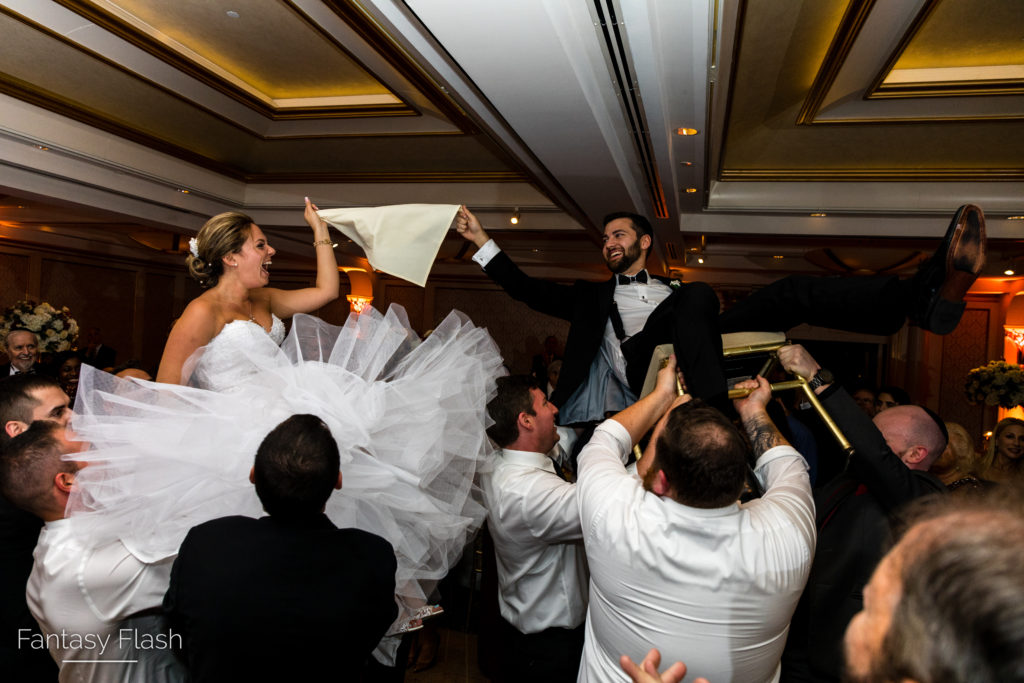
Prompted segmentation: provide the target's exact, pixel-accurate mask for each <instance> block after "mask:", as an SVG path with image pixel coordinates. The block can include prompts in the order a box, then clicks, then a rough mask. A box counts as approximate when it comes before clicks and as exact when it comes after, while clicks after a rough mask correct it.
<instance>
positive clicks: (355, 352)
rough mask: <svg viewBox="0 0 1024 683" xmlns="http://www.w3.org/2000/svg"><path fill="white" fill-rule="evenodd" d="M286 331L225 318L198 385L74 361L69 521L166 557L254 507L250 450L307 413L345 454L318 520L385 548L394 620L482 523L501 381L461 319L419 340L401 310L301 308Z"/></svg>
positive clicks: (483, 340)
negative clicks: (478, 483) (394, 566)
mask: <svg viewBox="0 0 1024 683" xmlns="http://www.w3.org/2000/svg"><path fill="white" fill-rule="evenodd" d="M283 336H284V325H283V324H282V323H281V321H280V320H277V319H276V318H275V320H274V325H273V328H272V329H271V331H270V333H269V334H268V333H267V332H266V331H265V330H264V329H263V328H262V327H261V326H260V325H259V324H257V323H255V322H250V321H235V322H232V323H229V324H228V325H226V326H225V327H224V328H223V330H222V331H221V332H220V334H218V335H217V337H215V338H214V339H213V340H212V341H211V342H210V343H209V344H208V345H207V346H206V347H204V348H202V349H200V350H199V351H197V352H196V354H194V355H193V356H192V358H190V359H189V362H188V363H187V364H186V369H185V372H186V374H189V373H191V378H192V380H191V381H192V383H193V384H196V385H197V386H175V385H167V384H157V383H154V382H142V381H138V380H131V381H129V380H123V379H118V378H116V377H114V376H112V375H109V374H106V373H103V372H100V371H97V370H94V369H92V368H90V367H89V366H83V367H82V370H83V372H82V376H81V379H80V384H79V390H78V397H77V400H76V403H75V417H74V420H73V422H72V428H73V429H74V430H75V431H76V432H78V435H79V438H81V439H83V440H85V441H87V442H89V443H90V444H91V446H90V448H89V450H87V451H86V452H85V453H82V454H78V455H76V456H75V458H76V459H80V460H83V461H85V462H87V463H88V466H86V467H85V468H83V469H82V470H80V471H79V473H78V476H77V478H76V486H75V488H74V490H73V493H72V497H71V501H70V503H69V505H68V516H69V519H71V520H72V523H73V524H74V525H76V527H77V528H76V532H77V533H79V534H81V535H82V537H84V538H89V539H91V540H93V541H94V542H96V543H101V542H104V541H108V540H112V539H114V538H117V539H120V540H122V541H123V542H124V543H125V545H126V546H128V547H129V548H130V549H131V550H132V551H133V552H134V553H136V554H137V555H138V556H140V557H142V558H144V559H146V560H150V561H154V560H158V559H161V558H165V557H169V556H172V555H174V554H176V553H177V550H178V547H179V545H180V543H181V541H182V540H183V539H184V537H185V534H186V533H187V532H188V530H189V529H190V528H191V527H193V526H195V525H196V524H199V523H201V522H204V521H206V520H210V519H214V518H217V517H221V516H225V515H238V514H241V515H249V516H253V517H259V516H262V515H263V514H264V513H263V511H262V509H261V506H260V503H259V500H258V499H257V498H256V494H255V490H254V487H253V486H252V485H251V484H250V483H249V478H248V477H249V469H250V468H251V467H252V464H253V458H254V456H255V453H256V449H257V447H258V446H259V444H260V442H261V441H262V440H263V438H264V437H265V436H266V434H267V433H268V432H269V431H270V430H271V429H273V428H274V427H275V426H277V425H278V424H279V423H280V422H282V421H283V420H284V419H285V418H287V417H289V416H290V415H293V414H297V413H311V414H314V415H317V416H318V417H320V418H321V419H322V420H323V421H324V422H326V423H327V425H328V426H329V427H330V428H331V432H332V434H333V435H334V437H335V438H336V439H337V441H338V447H339V450H340V452H341V471H342V477H343V488H342V489H341V490H340V491H335V492H334V494H333V495H332V496H331V498H330V500H329V501H328V504H327V511H326V512H327V515H328V516H329V517H330V519H331V520H332V521H333V522H334V523H335V524H336V525H337V526H339V527H356V528H359V529H364V530H366V531H369V532H372V533H375V534H377V535H379V536H381V537H383V538H385V539H387V540H388V541H389V542H390V543H391V544H392V545H393V546H394V548H395V552H396V554H397V557H398V575H397V576H396V583H397V592H398V598H399V603H400V604H401V605H402V606H403V610H402V614H400V616H399V622H401V621H402V620H403V619H408V617H409V616H410V615H411V614H412V612H413V611H414V610H415V609H417V608H419V607H421V606H423V605H424V604H425V603H426V602H427V601H428V599H429V598H430V596H431V593H432V592H433V590H434V587H435V585H436V583H437V581H438V580H440V579H441V578H442V577H444V575H445V574H446V573H447V571H448V569H449V567H451V566H452V565H453V564H454V563H456V562H457V561H458V560H459V558H460V556H461V553H462V550H463V547H464V545H465V544H466V542H467V541H468V540H469V539H470V538H471V536H472V535H473V534H474V533H475V532H476V530H477V529H478V528H479V526H480V524H482V522H483V518H484V514H485V512H484V509H483V507H482V506H481V505H480V503H479V502H478V501H479V497H478V496H477V489H476V488H475V487H474V483H473V480H474V475H475V474H476V473H477V472H478V471H480V469H481V468H482V467H483V466H484V465H485V463H487V462H489V460H490V459H489V457H488V455H489V452H490V450H491V447H490V446H489V444H488V441H487V438H486V436H485V433H484V429H485V426H486V424H485V422H486V411H485V407H486V404H487V402H488V400H490V398H492V397H493V395H494V387H495V378H496V377H497V376H498V375H499V374H502V368H501V364H502V359H501V356H500V353H499V351H498V348H497V346H496V345H495V344H494V341H493V340H492V339H491V338H490V336H489V335H488V334H487V332H486V331H485V330H483V329H480V328H476V327H474V326H473V324H472V323H471V322H470V321H469V320H468V319H466V318H465V317H464V316H462V315H461V314H459V313H457V312H452V313H451V314H450V315H449V316H448V317H447V318H445V320H444V321H443V322H442V323H441V324H440V325H439V326H438V327H437V328H436V329H435V330H434V332H433V334H431V335H430V337H428V338H427V339H426V340H424V341H420V340H419V338H418V337H417V335H416V334H415V333H414V332H413V331H412V329H411V328H410V327H409V324H408V320H407V318H406V316H405V311H404V309H402V308H401V307H398V306H394V307H392V308H391V309H390V310H389V311H388V313H387V314H386V315H382V314H381V313H379V312H377V311H375V310H373V309H367V310H366V311H365V312H364V313H363V314H362V315H359V316H356V315H355V314H353V315H352V316H350V317H349V319H348V321H347V323H346V324H345V325H344V326H343V327H337V326H334V325H329V324H327V323H325V322H323V321H321V320H319V319H317V318H313V317H311V316H307V315H297V316H295V318H294V319H293V322H292V329H291V332H290V333H289V335H288V337H287V339H284V341H283V343H281V341H282V337H283ZM399 622H396V624H397V623H399Z"/></svg>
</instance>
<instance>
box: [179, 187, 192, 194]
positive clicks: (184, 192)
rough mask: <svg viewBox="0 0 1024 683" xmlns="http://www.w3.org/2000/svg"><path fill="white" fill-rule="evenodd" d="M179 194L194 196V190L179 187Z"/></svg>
mask: <svg viewBox="0 0 1024 683" xmlns="http://www.w3.org/2000/svg"><path fill="white" fill-rule="evenodd" d="M178 192H180V193H182V194H192V190H186V189H185V188H184V187H179V188H178Z"/></svg>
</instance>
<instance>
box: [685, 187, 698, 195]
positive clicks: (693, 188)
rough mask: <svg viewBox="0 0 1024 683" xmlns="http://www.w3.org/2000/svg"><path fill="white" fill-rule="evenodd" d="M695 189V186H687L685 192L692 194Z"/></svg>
mask: <svg viewBox="0 0 1024 683" xmlns="http://www.w3.org/2000/svg"><path fill="white" fill-rule="evenodd" d="M696 191H697V188H696V187H688V188H686V194H693V193H694V192H696Z"/></svg>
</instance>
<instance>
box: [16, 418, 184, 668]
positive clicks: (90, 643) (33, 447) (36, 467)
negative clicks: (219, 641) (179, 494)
mask: <svg viewBox="0 0 1024 683" xmlns="http://www.w3.org/2000/svg"><path fill="white" fill-rule="evenodd" d="M64 434H65V427H64V426H63V425H61V424H58V423H54V422H46V421H41V422H35V423H33V424H32V426H31V427H29V428H28V430H27V431H25V432H23V433H22V434H19V435H18V436H17V437H15V438H14V439H13V440H12V441H11V442H10V443H9V444H8V445H7V447H6V448H5V449H4V452H3V455H2V456H0V489H2V491H3V494H4V496H5V497H7V498H8V500H10V502H11V503H12V504H14V505H16V506H18V507H20V508H22V509H23V510H26V511H27V512H30V513H32V514H34V515H36V516H37V517H39V518H40V519H42V520H43V522H45V525H44V526H43V530H42V532H41V533H40V534H39V541H38V543H37V545H36V549H35V553H34V555H35V564H34V565H33V567H32V573H31V575H30V576H29V580H28V587H27V597H28V606H29V609H30V610H31V612H32V616H34V617H35V619H36V621H37V622H39V627H40V629H41V630H42V635H41V636H40V635H39V634H33V633H32V632H31V631H30V630H29V629H24V630H23V631H22V632H20V633H19V643H18V647H19V648H25V649H33V650H39V649H44V648H45V649H48V650H49V651H50V654H51V656H52V657H53V658H54V660H55V661H56V662H57V666H58V667H60V675H59V679H60V681H61V682H62V683H64V682H68V681H74V682H76V683H78V682H82V683H101V682H118V683H121V682H124V683H128V682H129V681H181V680H184V669H183V668H182V667H181V666H180V665H179V664H178V663H177V661H176V660H175V658H174V654H173V652H172V647H174V645H175V644H176V643H175V641H174V634H172V633H168V632H166V631H164V630H163V629H162V622H163V619H162V617H160V616H158V613H159V608H160V605H161V603H162V601H163V595H164V592H165V591H166V590H167V583H168V580H169V577H170V571H171V564H172V562H173V559H174V558H168V559H167V560H164V561H162V562H158V563H155V564H149V563H146V562H143V561H141V560H139V559H138V558H136V557H135V556H134V555H133V554H132V553H131V552H130V551H129V550H128V549H127V548H126V547H125V546H124V545H123V544H121V543H120V542H119V541H114V542H112V543H107V544H105V545H102V546H100V547H98V548H92V547H86V546H84V545H83V544H82V543H81V542H80V541H79V539H78V538H77V537H76V536H75V534H74V533H73V531H72V528H71V526H70V522H69V521H68V520H66V519H64V509H65V507H66V506H67V500H68V494H69V493H70V491H71V487H72V486H73V485H74V481H75V472H76V471H77V470H78V469H79V467H80V464H79V463H77V462H74V461H70V460H64V459H63V457H62V456H64V455H65V454H67V453H72V452H75V451H76V450H77V449H78V447H79V446H80V445H81V444H79V443H78V442H69V441H67V439H66V438H65V436H64ZM177 638H178V639H179V640H180V636H177Z"/></svg>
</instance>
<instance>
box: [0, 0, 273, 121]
mask: <svg viewBox="0 0 1024 683" xmlns="http://www.w3.org/2000/svg"><path fill="white" fill-rule="evenodd" d="M57 1H59V0H57ZM0 14H5V15H7V16H8V17H10V18H11V19H14V20H15V21H18V22H20V23H22V24H25V25H26V26H29V27H31V28H32V29H33V30H35V31H38V32H40V33H43V34H45V35H46V36H48V37H49V38H51V39H53V40H57V41H59V42H61V43H64V45H66V46H67V47H70V48H71V49H73V50H75V51H77V52H80V53H81V54H83V55H85V56H86V57H88V58H90V59H94V60H96V61H97V62H99V63H100V64H103V65H105V66H108V67H110V68H112V69H115V70H117V71H120V72H121V73H123V74H125V75H126V76H128V77H130V78H132V79H134V80H136V81H138V82H139V83H142V84H144V85H145V86H148V87H150V88H153V89H154V90H159V91H160V92H162V93H164V94H165V95H168V96H170V97H173V98H174V99H176V100H178V101H179V102H181V103H183V104H185V105H188V106H190V107H193V108H194V109H197V110H198V111H201V112H203V113H204V114H206V115H208V116H211V117H213V118H215V119H217V120H218V121H220V122H222V123H226V124H228V125H230V126H232V127H233V128H236V129H238V130H240V131H242V132H243V133H246V134H248V135H251V136H252V137H254V138H260V139H273V138H265V137H264V136H262V135H260V134H258V133H256V132H254V131H252V130H250V129H248V128H246V127H245V126H243V125H241V124H240V123H238V122H237V121H235V120H233V119H230V118H228V117H226V116H224V115H223V114H220V113H219V112H216V111H212V110H210V109H207V108H206V107H203V106H202V105H200V104H197V103H196V102H193V101H192V100H190V99H188V98H186V97H183V96H182V95H181V93H179V92H177V91H175V90H171V89H170V88H167V87H165V86H163V85H160V84H159V83H154V82H152V81H149V80H147V79H145V78H142V77H141V76H140V75H139V74H137V73H135V72H134V71H131V70H130V69H126V68H125V67H124V66H123V65H121V64H118V63H117V62H115V61H113V60H112V59H110V58H108V57H105V56H103V55H101V54H98V53H96V52H93V51H92V50H90V49H89V48H86V47H84V46H82V45H80V44H78V43H76V42H74V41H72V40H70V39H69V38H67V37H66V36H64V35H63V34H61V33H58V32H56V31H54V30H53V29H51V28H50V27H49V26H44V25H42V24H39V23H37V22H35V21H33V20H32V19H29V18H28V17H26V16H24V15H21V14H18V13H17V12H15V11H13V10H11V9H9V8H7V7H4V6H2V5H0ZM0 79H7V80H8V81H9V82H11V83H15V82H16V83H17V84H18V85H17V86H16V87H17V88H18V91H19V92H24V93H25V94H26V95H25V97H22V98H21V99H25V100H27V101H30V102H32V103H33V104H35V105H37V106H40V107H42V108H44V109H49V110H50V111H53V112H56V113H58V114H61V115H63V116H67V117H69V118H72V119H75V120H81V121H83V122H85V120H84V119H80V118H78V116H76V115H75V114H74V112H75V111H77V110H81V111H83V112H87V113H88V115H90V116H100V112H98V111H95V112H93V111H92V110H89V109H88V108H86V107H83V106H82V105H81V104H79V103H78V102H75V101H73V100H70V99H68V98H63V97H58V96H57V95H56V94H53V93H50V92H49V91H44V90H43V89H41V88H38V87H36V86H35V85H34V84H32V83H27V82H25V81H21V80H19V79H15V78H13V77H10V76H8V75H7V74H0ZM8 94H11V93H8ZM104 120H107V121H109V119H108V118H106V117H104ZM110 123H111V125H116V126H120V124H116V123H114V122H113V121H110ZM119 129H123V130H129V129H128V128H126V127H122V128H119Z"/></svg>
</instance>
